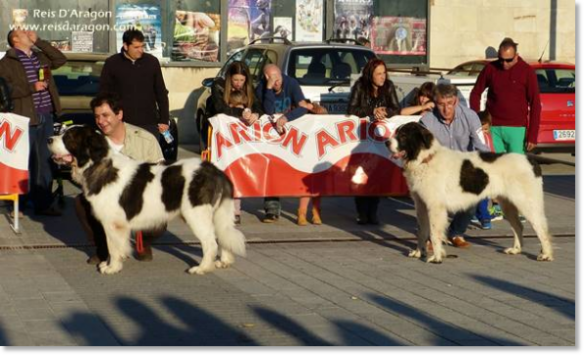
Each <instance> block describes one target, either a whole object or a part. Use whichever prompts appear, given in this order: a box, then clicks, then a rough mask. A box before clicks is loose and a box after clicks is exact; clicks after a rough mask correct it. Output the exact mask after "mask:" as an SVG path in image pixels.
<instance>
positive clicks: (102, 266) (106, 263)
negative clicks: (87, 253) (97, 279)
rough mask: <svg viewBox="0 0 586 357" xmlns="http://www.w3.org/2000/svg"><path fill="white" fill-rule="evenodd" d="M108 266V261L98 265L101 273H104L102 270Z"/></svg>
mask: <svg viewBox="0 0 586 357" xmlns="http://www.w3.org/2000/svg"><path fill="white" fill-rule="evenodd" d="M107 266H108V261H106V260H105V261H103V262H100V264H98V270H99V271H100V273H101V272H102V269H105V268H106V267H107Z"/></svg>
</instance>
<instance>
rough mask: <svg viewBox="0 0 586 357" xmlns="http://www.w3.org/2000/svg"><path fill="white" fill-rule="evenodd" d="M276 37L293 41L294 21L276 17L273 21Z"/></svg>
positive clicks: (288, 18)
mask: <svg viewBox="0 0 586 357" xmlns="http://www.w3.org/2000/svg"><path fill="white" fill-rule="evenodd" d="M273 28H274V29H275V31H274V33H273V36H274V37H283V38H286V39H287V40H289V41H291V40H293V31H292V29H293V19H292V18H290V17H275V18H274V19H273Z"/></svg>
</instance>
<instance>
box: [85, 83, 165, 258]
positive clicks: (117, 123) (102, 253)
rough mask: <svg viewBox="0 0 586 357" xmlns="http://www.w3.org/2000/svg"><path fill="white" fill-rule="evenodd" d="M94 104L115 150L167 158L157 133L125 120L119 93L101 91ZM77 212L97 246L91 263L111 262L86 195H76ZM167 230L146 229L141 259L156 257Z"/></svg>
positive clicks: (155, 160) (140, 157)
mask: <svg viewBox="0 0 586 357" xmlns="http://www.w3.org/2000/svg"><path fill="white" fill-rule="evenodd" d="M90 106H91V108H92V111H93V113H94V116H95V118H96V125H97V126H98V128H99V129H100V130H101V131H102V133H103V134H104V135H105V136H106V138H107V140H108V142H109V143H110V146H111V147H112V148H113V149H114V150H116V151H118V152H120V153H122V154H124V155H126V156H128V157H130V158H132V159H135V160H139V161H146V162H148V163H151V164H160V163H163V162H164V161H165V158H164V157H163V152H162V150H161V147H160V146H159V143H158V142H157V139H156V138H155V136H154V135H153V134H151V133H149V132H148V131H146V130H144V129H142V128H139V127H137V126H134V125H132V124H128V123H125V122H124V121H123V120H124V118H123V110H122V107H121V104H120V99H119V98H118V97H117V95H115V94H100V95H98V96H97V97H96V98H94V99H93V100H92V101H91V103H90ZM75 211H76V213H77V217H78V218H79V220H80V222H81V225H82V227H83V228H84V231H85V232H86V234H87V235H88V239H89V240H90V241H91V242H93V243H94V244H95V246H96V253H95V254H93V255H92V256H91V257H90V258H89V259H88V260H87V263H88V264H99V263H100V262H104V261H107V260H108V244H107V241H106V233H105V232H104V227H103V226H102V224H101V223H100V222H99V221H98V220H97V219H96V217H95V216H94V215H93V213H92V209H91V205H90V203H89V202H88V201H87V200H86V199H85V197H84V195H83V194H80V195H78V196H77V197H76V198H75ZM166 229H167V226H166V225H164V226H162V227H160V228H158V229H156V230H153V231H148V232H143V239H144V249H143V250H142V251H138V252H137V258H138V260H140V261H151V260H152V259H153V252H152V248H151V244H152V242H153V241H154V240H155V239H157V238H159V237H160V236H161V235H163V233H165V230H166Z"/></svg>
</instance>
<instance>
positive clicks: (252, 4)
mask: <svg viewBox="0 0 586 357" xmlns="http://www.w3.org/2000/svg"><path fill="white" fill-rule="evenodd" d="M228 18H229V19H230V21H228V52H230V51H233V50H235V49H237V48H240V47H244V46H246V45H248V44H249V43H250V42H251V41H254V40H256V39H258V38H260V37H271V36H281V31H282V34H285V30H283V29H282V28H281V29H279V34H273V31H272V28H273V27H272V26H271V18H272V9H271V0H228ZM275 27H276V25H275ZM288 31H289V32H290V31H291V26H289V27H288ZM275 32H277V31H276V30H275Z"/></svg>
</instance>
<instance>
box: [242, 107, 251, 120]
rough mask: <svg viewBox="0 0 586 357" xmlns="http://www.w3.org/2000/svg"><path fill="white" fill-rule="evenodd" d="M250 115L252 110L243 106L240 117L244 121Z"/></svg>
mask: <svg viewBox="0 0 586 357" xmlns="http://www.w3.org/2000/svg"><path fill="white" fill-rule="evenodd" d="M251 115H252V112H251V111H250V109H248V108H245V109H244V110H243V111H242V119H244V120H246V121H248V119H250V116H251Z"/></svg>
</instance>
